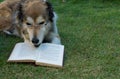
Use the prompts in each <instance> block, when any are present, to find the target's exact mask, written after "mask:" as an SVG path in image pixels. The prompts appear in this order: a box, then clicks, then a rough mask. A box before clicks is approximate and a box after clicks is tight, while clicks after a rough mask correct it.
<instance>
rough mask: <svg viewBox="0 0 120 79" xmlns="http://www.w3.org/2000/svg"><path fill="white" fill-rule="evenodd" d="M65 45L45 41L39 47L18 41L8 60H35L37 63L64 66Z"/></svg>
mask: <svg viewBox="0 0 120 79" xmlns="http://www.w3.org/2000/svg"><path fill="white" fill-rule="evenodd" d="M63 57H64V45H57V44H51V43H43V44H41V45H40V46H39V47H38V48H35V47H34V46H32V45H30V44H28V43H17V44H16V45H15V47H14V49H13V51H12V53H11V55H10V57H9V58H8V62H35V64H36V65H42V66H53V67H63Z"/></svg>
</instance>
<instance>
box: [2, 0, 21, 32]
mask: <svg viewBox="0 0 120 79" xmlns="http://www.w3.org/2000/svg"><path fill="white" fill-rule="evenodd" d="M19 1H20V0H5V1H3V2H1V3H0V31H3V30H10V29H12V28H13V27H12V14H13V12H14V10H15V9H16V5H17V4H18V3H19Z"/></svg>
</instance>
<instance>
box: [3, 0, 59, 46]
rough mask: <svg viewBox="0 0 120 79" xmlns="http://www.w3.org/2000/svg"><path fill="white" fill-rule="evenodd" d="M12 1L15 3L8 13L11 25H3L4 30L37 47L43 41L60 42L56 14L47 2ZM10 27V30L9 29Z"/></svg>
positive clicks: (33, 0) (36, 0)
mask: <svg viewBox="0 0 120 79" xmlns="http://www.w3.org/2000/svg"><path fill="white" fill-rule="evenodd" d="M6 1H8V0H6ZM10 1H12V0H10ZM13 2H15V3H16V5H13V6H12V7H14V8H13V9H14V11H12V13H10V20H9V21H10V23H11V24H8V25H11V26H7V27H9V28H5V27H4V30H5V31H6V30H7V31H6V32H8V33H10V34H13V35H17V36H20V37H22V38H24V42H27V43H30V44H32V45H33V46H35V47H39V46H40V44H41V43H43V42H48V43H54V44H61V40H60V36H59V33H58V29H57V26H56V20H57V15H56V13H55V12H54V11H53V7H52V5H51V4H50V3H49V2H47V1H46V0H13ZM10 4H11V3H10ZM11 14H12V15H11ZM11 17H12V18H11ZM11 19H12V20H11ZM11 21H12V22H11ZM11 28H12V32H10V31H9V29H11Z"/></svg>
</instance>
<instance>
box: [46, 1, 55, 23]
mask: <svg viewBox="0 0 120 79" xmlns="http://www.w3.org/2000/svg"><path fill="white" fill-rule="evenodd" d="M46 5H47V12H48V15H49V20H50V21H51V22H53V17H54V13H53V7H52V5H51V3H49V2H47V1H46Z"/></svg>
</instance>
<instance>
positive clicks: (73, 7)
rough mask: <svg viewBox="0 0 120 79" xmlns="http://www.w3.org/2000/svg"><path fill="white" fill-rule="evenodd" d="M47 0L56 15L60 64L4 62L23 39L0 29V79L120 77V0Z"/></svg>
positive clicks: (93, 78) (111, 78)
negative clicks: (62, 47) (62, 52)
mask: <svg viewBox="0 0 120 79" xmlns="http://www.w3.org/2000/svg"><path fill="white" fill-rule="evenodd" d="M49 1H50V2H51V3H52V4H53V6H54V9H55V11H56V12H57V13H58V16H59V19H58V22H57V25H58V28H59V32H60V36H61V40H62V44H64V45H65V56H64V67H63V68H62V69H59V68H58V69H57V68H51V67H42V66H35V65H34V64H31V63H30V64H29V63H19V64H18V63H7V62H6V61H7V59H8V57H9V55H10V53H11V51H12V49H13V47H14V45H15V44H16V43H17V42H21V41H23V40H22V39H20V38H18V37H15V36H8V35H5V34H4V33H2V32H0V79H120V1H119V0H118V1H117V0H106V1H105V0H67V2H65V3H62V2H61V1H62V0H49Z"/></svg>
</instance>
